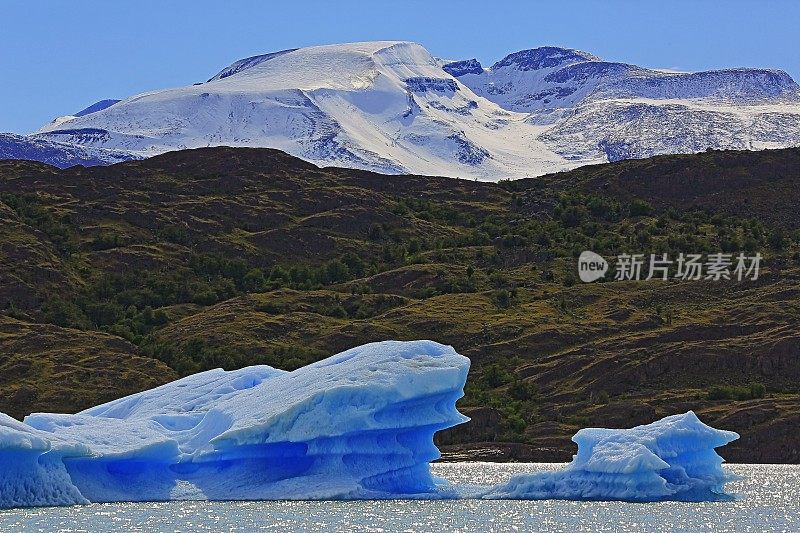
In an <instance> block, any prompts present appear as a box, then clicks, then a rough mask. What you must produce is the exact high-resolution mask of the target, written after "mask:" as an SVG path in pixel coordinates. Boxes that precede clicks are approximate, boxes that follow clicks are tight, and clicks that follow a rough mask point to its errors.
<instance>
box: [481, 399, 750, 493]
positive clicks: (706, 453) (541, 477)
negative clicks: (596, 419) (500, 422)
mask: <svg viewBox="0 0 800 533" xmlns="http://www.w3.org/2000/svg"><path fill="white" fill-rule="evenodd" d="M738 438H739V435H738V434H736V433H734V432H733V431H723V430H718V429H714V428H712V427H710V426H707V425H706V424H704V423H703V422H701V421H700V419H699V418H697V415H695V414H694V412H692V411H689V412H687V413H685V414H681V415H673V416H668V417H666V418H663V419H661V420H659V421H657V422H653V423H652V424H647V425H643V426H637V427H635V428H631V429H598V428H588V429H582V430H580V431H578V432H577V433H576V434H575V436H574V437H573V438H572V440H573V441H574V442H575V443H576V444H577V445H578V453H577V455H575V456H574V457H573V460H572V462H571V463H570V464H569V465H567V466H566V467H565V468H564V469H563V470H560V471H555V472H541V473H536V474H524V475H519V476H515V477H513V478H512V479H511V480H510V481H508V482H507V483H504V484H502V485H500V486H498V487H495V488H493V489H491V490H490V491H488V492H487V493H485V494H484V495H483V497H484V498H487V499H527V500H543V499H560V500H624V501H632V502H655V501H720V500H729V499H733V496H731V495H729V494H726V493H725V491H724V486H725V483H727V482H729V481H733V480H734V479H738V478H737V477H736V476H733V475H731V474H729V473H727V472H726V471H725V470H724V469H723V468H722V462H723V460H722V457H720V456H719V455H718V454H717V453H716V452H715V451H714V449H715V448H718V447H720V446H724V445H725V444H727V443H729V442H731V441H733V440H736V439H738Z"/></svg>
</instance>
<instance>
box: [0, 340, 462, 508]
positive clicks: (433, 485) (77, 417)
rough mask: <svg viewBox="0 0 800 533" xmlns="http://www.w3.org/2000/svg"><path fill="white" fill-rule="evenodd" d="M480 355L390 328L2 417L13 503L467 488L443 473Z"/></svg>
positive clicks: (380, 494) (4, 502)
mask: <svg viewBox="0 0 800 533" xmlns="http://www.w3.org/2000/svg"><path fill="white" fill-rule="evenodd" d="M468 370H469V359H467V358H466V357H464V356H462V355H459V354H458V353H456V351H455V350H454V349H453V348H452V347H449V346H444V345H442V344H438V343H435V342H431V341H413V342H396V341H386V342H379V343H372V344H367V345H364V346H360V347H357V348H353V349H351V350H347V351H345V352H342V353H340V354H338V355H335V356H333V357H330V358H328V359H325V360H322V361H319V362H317V363H314V364H311V365H308V366H306V367H303V368H300V369H298V370H295V371H293V372H285V371H282V370H277V369H274V368H271V367H267V366H254V367H248V368H243V369H241V370H235V371H230V372H226V371H223V370H219V369H218V370H211V371H208V372H202V373H200V374H196V375H193V376H189V377H187V378H184V379H181V380H178V381H175V382H172V383H168V384H166V385H163V386H161V387H158V388H156V389H152V390H149V391H145V392H142V393H139V394H134V395H132V396H128V397H126V398H122V399H119V400H116V401H113V402H109V403H107V404H103V405H100V406H97V407H93V408H91V409H87V410H86V411H83V412H80V413H77V414H74V415H63V414H42V413H37V414H33V415H30V416H28V417H26V419H25V421H24V423H21V422H18V421H16V420H14V419H12V418H10V417H7V416H5V415H2V416H1V417H0V507H16V506H33V505H68V504H77V503H88V502H111V501H157V500H176V499H200V500H206V499H210V500H241V499H355V498H400V497H403V498H443V497H455V496H456V494H455V492H454V491H453V490H450V489H443V488H442V487H441V486H440V485H439V484H437V482H436V480H434V478H433V477H432V476H431V473H430V466H429V463H430V461H432V460H434V459H437V458H438V457H439V450H438V449H437V448H436V446H435V445H434V444H433V435H434V433H435V432H437V431H439V430H441V429H444V428H448V427H451V426H454V425H456V424H460V423H462V422H465V421H467V420H468V418H466V417H465V416H463V415H461V414H460V413H459V412H458V411H457V410H456V408H455V403H456V401H457V400H458V399H459V398H460V397H461V396H462V395H463V388H464V383H465V381H466V378H467V372H468Z"/></svg>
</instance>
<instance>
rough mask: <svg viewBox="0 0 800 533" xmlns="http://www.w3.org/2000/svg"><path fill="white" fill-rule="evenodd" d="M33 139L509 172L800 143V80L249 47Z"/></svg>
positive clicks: (402, 48) (448, 171)
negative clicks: (198, 79)
mask: <svg viewBox="0 0 800 533" xmlns="http://www.w3.org/2000/svg"><path fill="white" fill-rule="evenodd" d="M29 139H31V140H35V141H37V142H42V141H48V142H57V143H63V144H65V145H66V146H79V147H83V148H85V149H90V150H113V151H114V152H112V153H115V154H119V153H125V154H129V155H130V157H148V156H151V155H155V154H158V153H161V152H164V151H169V150H176V149H182V148H197V147H204V146H215V145H228V146H250V147H259V146H263V147H271V148H279V149H282V150H285V151H286V152H288V153H290V154H293V155H296V156H298V157H301V158H303V159H306V160H308V161H311V162H314V163H317V164H320V165H336V166H349V167H355V168H365V169H370V170H377V171H381V172H388V173H400V172H411V173H417V174H441V175H447V176H458V177H468V178H478V179H486V180H498V179H502V178H507V177H523V176H534V175H539V174H543V173H546V172H552V171H557V170H564V169H568V168H573V167H576V166H579V165H583V164H588V163H599V162H606V161H614V160H618V159H624V158H636V157H647V156H650V155H654V154H660V153H690V152H697V151H702V150H705V149H706V148H720V149H724V148H732V149H734V148H735V149H759V148H769V147H784V146H793V145H800V87H798V85H797V84H796V83H795V82H794V81H793V80H792V79H791V77H790V76H789V75H788V74H786V73H784V72H782V71H775V70H763V69H731V70H719V71H710V72H698V73H676V72H665V71H658V70H651V69H646V68H642V67H637V66H635V65H628V64H624V63H611V62H605V61H602V60H600V59H599V58H597V57H595V56H592V55H590V54H587V53H584V52H580V51H577V50H569V49H564V48H555V47H543V48H537V49H533V50H524V51H521V52H517V53H514V54H511V55H509V56H507V57H505V58H503V59H502V60H500V61H498V62H497V63H495V64H494V65H492V66H491V67H489V68H484V67H483V66H482V65H481V64H480V63H479V62H478V61H476V60H474V59H472V60H466V61H443V60H441V59H437V58H434V57H433V56H431V54H430V53H428V51H427V50H425V49H424V48H423V47H422V46H420V45H418V44H415V43H410V42H395V41H392V42H368V43H355V44H343V45H329V46H315V47H309V48H300V49H292V50H284V51H280V52H275V53H271V54H266V55H261V56H254V57H250V58H246V59H243V60H240V61H237V62H235V63H233V64H232V65H230V66H229V67H226V68H225V69H223V70H222V71H220V72H219V73H218V74H216V75H215V76H213V77H211V78H210V79H209V80H208V81H207V82H205V83H198V84H194V85H191V86H188V87H180V88H175V89H166V90H161V91H153V92H149V93H144V94H140V95H136V96H133V97H130V98H127V99H125V100H121V101H113V100H107V101H103V102H98V103H97V104H95V105H93V106H90V107H89V108H87V109H86V110H84V111H82V112H79V113H76V114H74V115H67V116H64V117H59V118H57V119H56V120H54V121H53V122H52V123H50V124H48V125H46V126H44V127H43V128H42V129H41V130H39V131H38V132H37V133H36V134H34V135H32V136H30V137H29Z"/></svg>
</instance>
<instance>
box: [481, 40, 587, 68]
mask: <svg viewBox="0 0 800 533" xmlns="http://www.w3.org/2000/svg"><path fill="white" fill-rule="evenodd" d="M584 61H600V58H599V57H597V56H594V55H592V54H589V53H587V52H582V51H580V50H575V49H573V48H561V47H558V46H540V47H539V48H531V49H530V50H520V51H519V52H514V53H513V54H509V55H507V56H506V57H504V58H503V59H501V60H500V61H498V62H497V63H495V64H494V65H492V70H495V69H498V68H502V67H510V66H514V67H517V69H519V70H539V69H542V68H553V67H560V66H564V65H569V64H573V63H581V62H584Z"/></svg>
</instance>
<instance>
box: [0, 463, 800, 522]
mask: <svg viewBox="0 0 800 533" xmlns="http://www.w3.org/2000/svg"><path fill="white" fill-rule="evenodd" d="M561 466H562V465H553V464H541V463H528V464H497V463H443V464H436V465H434V466H433V470H434V473H435V474H436V475H438V476H440V477H443V478H445V479H448V480H450V481H451V482H453V483H459V484H468V485H473V484H476V485H488V484H496V483H499V482H502V481H505V480H507V479H508V478H509V477H511V475H513V474H516V473H521V472H535V471H542V470H552V469H556V468H560V467H561ZM728 468H730V470H731V471H733V472H734V473H736V474H739V475H742V476H745V479H744V480H742V481H736V482H734V483H731V484H730V485H728V489H729V492H735V493H738V494H739V495H740V496H741V499H740V500H738V501H735V502H716V503H672V502H669V503H646V504H633V503H621V502H565V501H485V500H457V501H452V500H451V501H346V502H286V501H279V502H167V503H114V504H93V505H85V506H76V507H55V508H54V507H49V508H34V509H11V510H0V531H2V532H4V533H5V532H14V531H48V532H49V531H126V532H128V531H147V532H150V531H256V530H260V531H312V532H314V533H320V532H323V531H345V532H351V531H377V532H380V531H387V532H388V531H433V532H437V533H439V532H444V531H498V532H513V531H569V532H579V531H592V532H594V531H631V532H640V531H658V532H661V533H663V532H665V531H687V532H689V531H691V532H695V531H715V532H717V531H737V532H738V531H787V532H790V531H791V532H798V531H800V466H788V465H728Z"/></svg>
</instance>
